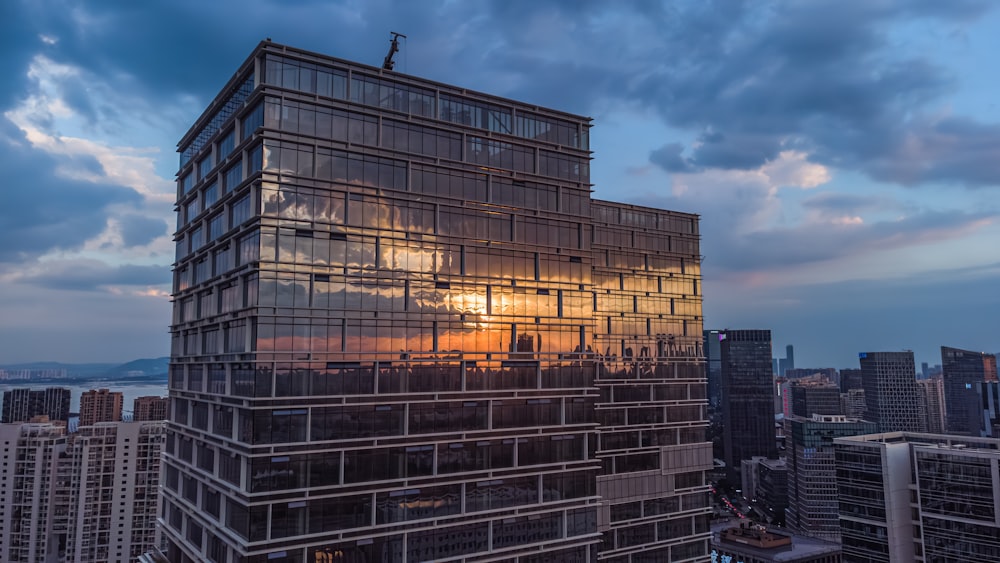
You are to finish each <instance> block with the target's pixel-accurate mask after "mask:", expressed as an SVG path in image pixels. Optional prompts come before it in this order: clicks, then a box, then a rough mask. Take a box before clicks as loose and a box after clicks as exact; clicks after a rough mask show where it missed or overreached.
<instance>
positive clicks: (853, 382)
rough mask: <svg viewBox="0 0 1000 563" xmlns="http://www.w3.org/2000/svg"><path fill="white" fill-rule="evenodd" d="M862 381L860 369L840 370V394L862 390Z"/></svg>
mask: <svg viewBox="0 0 1000 563" xmlns="http://www.w3.org/2000/svg"><path fill="white" fill-rule="evenodd" d="M863 388H864V379H863V377H862V375H861V370H860V369H850V368H844V369H842V370H840V392H841V393H847V392H848V391H849V390H851V389H863Z"/></svg>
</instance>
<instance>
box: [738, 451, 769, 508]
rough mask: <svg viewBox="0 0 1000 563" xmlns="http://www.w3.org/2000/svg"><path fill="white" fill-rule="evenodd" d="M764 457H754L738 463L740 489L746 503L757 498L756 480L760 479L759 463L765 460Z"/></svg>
mask: <svg viewBox="0 0 1000 563" xmlns="http://www.w3.org/2000/svg"><path fill="white" fill-rule="evenodd" d="M766 459H767V458H766V457H763V456H759V455H755V456H753V457H752V458H750V459H744V460H742V461H740V487H741V489H740V490H741V491H742V492H743V498H745V499H746V500H748V501H751V502H753V500H754V499H755V498H757V490H758V487H757V484H758V482H757V480H758V479H760V471H758V470H759V468H760V462H762V461H764V460H766Z"/></svg>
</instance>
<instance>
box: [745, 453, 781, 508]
mask: <svg viewBox="0 0 1000 563" xmlns="http://www.w3.org/2000/svg"><path fill="white" fill-rule="evenodd" d="M744 496H746V495H744ZM754 497H755V498H756V499H757V502H756V508H757V511H758V513H759V514H758V516H759V517H763V520H764V521H765V522H767V523H769V524H784V522H785V510H786V509H787V508H788V463H787V462H786V460H785V458H781V459H761V461H760V463H758V464H757V490H756V491H755V492H754Z"/></svg>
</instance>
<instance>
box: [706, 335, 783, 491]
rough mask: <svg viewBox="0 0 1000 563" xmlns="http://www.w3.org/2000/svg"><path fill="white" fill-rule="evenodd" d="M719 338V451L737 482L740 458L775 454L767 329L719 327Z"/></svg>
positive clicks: (772, 392) (772, 380) (773, 455)
mask: <svg viewBox="0 0 1000 563" xmlns="http://www.w3.org/2000/svg"><path fill="white" fill-rule="evenodd" d="M719 339H720V343H719V347H720V351H721V357H722V359H721V364H722V384H721V393H722V421H723V422H722V427H723V428H724V429H725V431H724V434H723V453H724V455H725V462H726V465H727V467H729V476H730V478H731V479H733V480H735V481H737V482H738V479H736V474H737V472H738V471H739V468H740V463H741V462H742V461H743V460H745V459H751V458H753V457H754V456H762V457H766V458H769V459H774V458H777V457H778V446H777V440H776V438H775V434H776V432H775V429H774V377H773V375H772V366H771V331H769V330H726V331H719Z"/></svg>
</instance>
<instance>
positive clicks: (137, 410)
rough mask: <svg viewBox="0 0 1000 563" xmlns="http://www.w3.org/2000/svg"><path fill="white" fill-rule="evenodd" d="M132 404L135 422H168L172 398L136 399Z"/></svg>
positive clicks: (151, 397) (152, 397) (149, 397)
mask: <svg viewBox="0 0 1000 563" xmlns="http://www.w3.org/2000/svg"><path fill="white" fill-rule="evenodd" d="M132 404H133V406H132V420H133V421H135V422H142V421H155V420H166V419H167V412H168V409H169V408H170V397H156V396H147V397H136V398H135V401H133V403H132Z"/></svg>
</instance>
